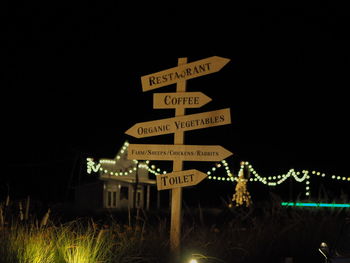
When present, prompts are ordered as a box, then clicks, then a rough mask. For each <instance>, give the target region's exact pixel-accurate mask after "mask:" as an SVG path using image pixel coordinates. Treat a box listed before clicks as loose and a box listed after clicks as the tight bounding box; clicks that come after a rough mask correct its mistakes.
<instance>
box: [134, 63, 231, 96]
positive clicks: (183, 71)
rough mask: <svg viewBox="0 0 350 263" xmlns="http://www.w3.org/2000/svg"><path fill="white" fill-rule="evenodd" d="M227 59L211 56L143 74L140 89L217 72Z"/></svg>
mask: <svg viewBox="0 0 350 263" xmlns="http://www.w3.org/2000/svg"><path fill="white" fill-rule="evenodd" d="M229 61H230V59H228V58H222V57H217V56H213V57H209V58H206V59H202V60H197V61H194V62H191V63H187V64H184V65H179V66H177V67H174V68H170V69H167V70H163V71H160V72H157V73H153V74H149V75H146V76H143V77H141V84H142V91H148V90H152V89H157V88H160V87H163V86H167V85H170V84H174V83H177V82H178V81H181V80H188V79H192V78H196V77H200V76H204V75H207V74H211V73H215V72H218V71H219V70H221V69H222V68H223V67H224V66H225V65H226V64H227V63H228V62H229Z"/></svg>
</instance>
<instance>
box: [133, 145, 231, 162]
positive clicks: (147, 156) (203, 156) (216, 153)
mask: <svg viewBox="0 0 350 263" xmlns="http://www.w3.org/2000/svg"><path fill="white" fill-rule="evenodd" d="M231 155H232V153H231V152H230V151H228V150H226V149H225V148H223V147H222V146H220V145H173V144H129V148H128V159H129V160H158V161H202V162H219V161H221V160H223V159H226V158H227V157H229V156H231Z"/></svg>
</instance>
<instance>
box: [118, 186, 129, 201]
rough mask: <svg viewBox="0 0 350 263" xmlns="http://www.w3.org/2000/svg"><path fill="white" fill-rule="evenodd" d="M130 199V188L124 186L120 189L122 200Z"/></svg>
mask: <svg viewBox="0 0 350 263" xmlns="http://www.w3.org/2000/svg"><path fill="white" fill-rule="evenodd" d="M128 199H129V187H127V186H122V187H120V200H128Z"/></svg>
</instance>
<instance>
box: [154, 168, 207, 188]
mask: <svg viewBox="0 0 350 263" xmlns="http://www.w3.org/2000/svg"><path fill="white" fill-rule="evenodd" d="M207 176H208V175H207V174H205V173H202V172H200V171H198V170H195V169H191V170H186V171H180V172H172V173H167V174H158V175H157V176H156V178H157V189H158V191H160V190H166V189H172V188H176V187H185V186H192V185H196V184H198V183H199V182H201V181H202V180H203V179H205V178H206V177H207Z"/></svg>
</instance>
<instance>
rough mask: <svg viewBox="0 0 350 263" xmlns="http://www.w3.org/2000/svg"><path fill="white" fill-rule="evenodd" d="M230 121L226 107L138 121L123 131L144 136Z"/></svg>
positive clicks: (228, 110)
mask: <svg viewBox="0 0 350 263" xmlns="http://www.w3.org/2000/svg"><path fill="white" fill-rule="evenodd" d="M230 123H231V115H230V109H229V108H226V109H222V110H215V111H208V112H203V113H196V114H189V115H183V116H179V117H173V118H167V119H162V120H156V121H147V122H140V123H137V124H135V125H134V126H132V127H131V128H130V129H129V130H127V131H126V132H125V133H126V134H128V135H130V136H133V137H136V138H144V137H150V136H157V135H164V134H170V133H175V132H179V131H190V130H196V129H203V128H208V127H215V126H220V125H225V124H230Z"/></svg>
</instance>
